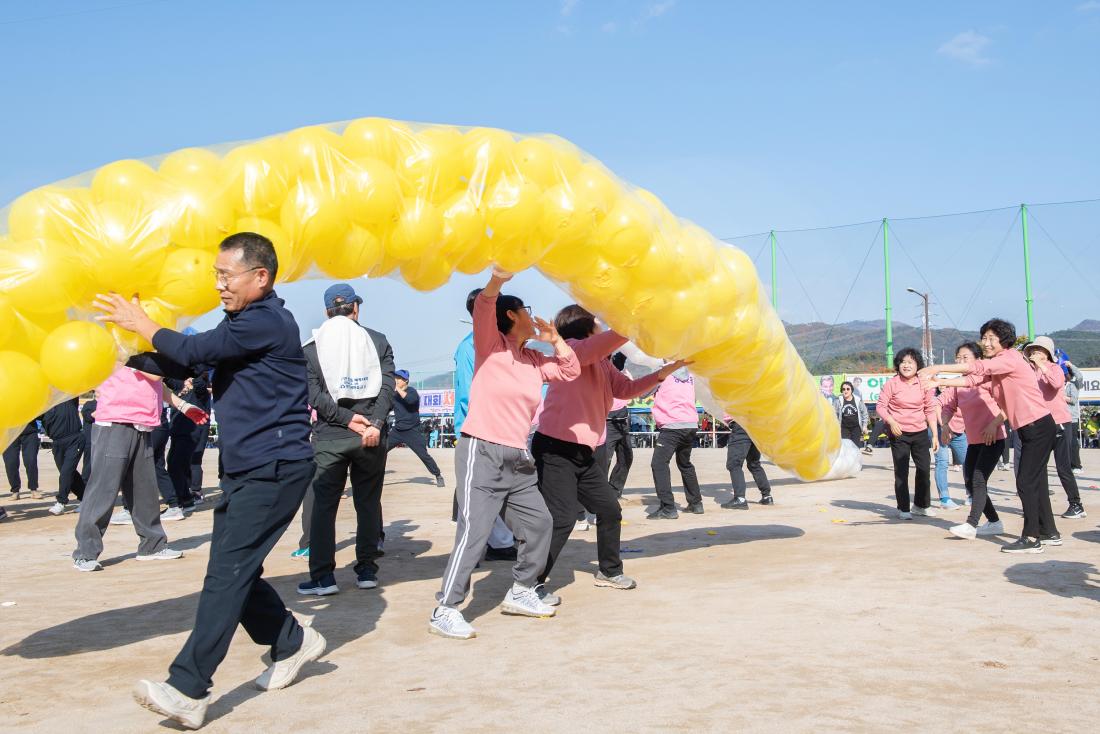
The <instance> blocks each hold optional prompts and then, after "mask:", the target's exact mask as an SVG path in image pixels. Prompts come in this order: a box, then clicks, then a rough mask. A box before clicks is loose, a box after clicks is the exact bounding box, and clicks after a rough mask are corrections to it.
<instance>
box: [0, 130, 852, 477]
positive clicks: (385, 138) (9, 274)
mask: <svg viewBox="0 0 1100 734" xmlns="http://www.w3.org/2000/svg"><path fill="white" fill-rule="evenodd" d="M4 220H6V222H7V231H6V234H4V233H3V230H2V229H0V284H2V295H0V432H2V435H0V444H3V445H7V444H8V443H9V442H10V440H11V438H12V437H13V436H14V435H15V434H16V433H17V432H18V431H19V430H20V428H21V427H22V426H23V425H24V424H25V423H26V422H27V421H28V420H31V419H33V418H34V417H35V416H36V415H38V414H39V413H41V412H42V411H43V410H44V409H45V408H46V407H47V406H48V405H50V404H54V403H56V402H57V401H59V400H60V399H61V398H62V397H64V396H68V395H73V394H78V393H80V392H83V391H85V390H88V389H91V388H93V387H95V386H96V385H97V384H98V383H99V382H100V381H102V380H103V379H105V378H106V377H107V375H108V374H109V373H110V371H111V369H112V366H113V364H114V361H115V359H116V356H117V353H118V352H119V351H121V352H122V353H123V354H127V353H132V352H135V351H138V350H140V349H143V348H146V349H148V348H150V347H149V345H148V344H143V343H141V342H140V340H138V339H137V338H136V337H134V336H133V335H130V334H125V333H122V332H117V331H108V330H106V329H104V328H102V327H100V326H99V325H97V324H93V323H91V322H90V321H89V319H90V317H91V313H90V304H91V301H92V298H93V296H94V294H96V293H102V292H106V291H117V292H119V293H124V294H131V293H136V294H139V295H140V297H141V299H142V302H143V305H144V306H145V308H146V310H147V312H148V313H149V314H150V315H151V316H152V317H153V318H154V319H155V320H157V321H158V322H160V323H163V324H165V325H166V326H176V325H178V324H179V323H180V322H181V320H184V319H187V318H189V317H195V316H197V315H199V314H202V313H204V312H206V311H209V310H211V309H213V308H214V307H215V306H217V305H218V299H217V295H216V293H215V291H214V290H213V288H212V279H211V272H210V271H211V268H212V265H213V259H214V253H215V251H216V249H217V245H218V243H219V242H220V241H221V240H222V239H223V238H224V237H225V236H226V235H228V234H230V233H232V232H236V231H253V232H259V233H261V234H264V235H266V236H267V237H268V238H270V239H271V241H272V242H273V243H274V244H275V247H276V250H277V251H278V256H279V277H278V280H279V281H291V280H297V279H299V278H302V277H304V276H306V275H308V274H313V273H317V274H321V275H323V276H325V277H331V278H340V279H345V278H355V277H359V276H367V277H379V276H384V275H389V274H395V275H399V276H400V277H401V278H402V279H404V281H405V282H406V283H408V284H409V285H410V286H412V287H413V288H415V289H417V290H424V291H426V290H431V289H434V288H437V287H439V286H441V285H443V284H444V283H445V282H447V280H448V279H449V278H450V276H451V274H452V273H453V272H454V271H456V270H457V271H459V272H462V273H477V272H479V271H482V270H484V269H485V268H486V267H488V266H489V265H490V264H491V263H496V264H498V265H499V266H501V267H502V268H505V269H507V270H511V271H519V270H524V269H526V268H531V267H535V268H538V269H539V270H540V271H541V272H542V273H543V274H545V275H546V276H547V277H549V278H550V279H552V280H554V281H555V282H557V283H558V284H559V285H561V286H563V287H565V288H567V289H568V290H569V291H570V292H571V293H572V294H573V296H574V297H575V298H576V299H577V301H578V302H579V303H581V304H582V305H584V306H585V307H586V308H588V309H589V310H591V311H593V312H594V313H597V314H599V315H600V316H601V317H602V318H603V319H604V320H605V321H607V323H608V324H610V325H611V327H613V328H614V329H616V330H617V331H619V332H620V333H622V334H624V335H627V336H629V337H630V339H631V340H632V341H634V342H635V343H636V344H638V345H639V346H640V347H641V348H642V349H644V350H645V351H646V352H647V353H649V354H652V355H655V356H660V357H664V358H668V359H673V358H681V357H683V358H690V359H693V360H694V361H695V364H694V367H693V368H692V369H693V371H694V372H695V373H696V374H697V376H699V377H701V378H702V383H703V387H704V389H707V388H709V390H710V392H711V393H712V394H713V396H714V398H715V399H716V400H717V402H718V403H719V404H720V405H721V407H722V408H723V409H725V410H726V411H727V412H728V413H729V414H730V415H732V416H734V417H735V418H736V419H737V420H738V421H739V422H740V423H741V424H742V425H743V426H745V428H746V429H747V430H748V431H749V432H750V433H751V434H752V436H753V438H754V439H755V440H756V442H757V444H758V445H759V447H760V449H761V450H762V451H763V452H764V453H765V454H767V455H768V456H770V457H771V458H772V459H773V460H774V461H775V462H776V463H778V464H779V465H781V466H783V467H785V468H789V469H792V470H794V471H795V472H796V473H797V474H798V475H799V476H801V477H803V478H805V479H817V478H822V477H824V476H826V475H828V474H829V472H830V470H831V468H833V471H834V473H835V468H834V464H836V463H837V457H838V454H839V453H840V437H839V431H838V427H837V421H836V417H835V416H834V414H833V411H832V409H831V407H830V405H829V403H828V402H827V401H826V400H825V399H824V398H823V397H822V396H821V395H820V394H819V393H818V390H817V388H816V386H815V385H814V383H813V381H812V378H811V377H810V375H809V373H808V372H807V371H806V369H805V367H804V365H803V364H802V361H801V360H800V359H799V357H798V354H797V353H796V352H795V350H794V348H793V347H792V345H791V343H790V342H789V341H788V340H787V337H786V333H785V331H784V329H783V325H782V323H781V322H780V320H779V318H778V316H777V315H776V313H775V312H774V311H773V310H772V308H771V306H770V305H769V304H768V302H767V300H766V298H765V296H764V294H763V293H762V291H761V287H760V281H759V278H758V277H757V274H756V271H755V268H754V267H753V264H752V261H751V260H750V259H749V258H748V257H747V256H746V255H745V253H743V252H742V251H741V250H738V249H737V248H734V247H731V246H729V245H725V244H723V243H720V242H718V241H717V240H715V239H714V237H712V236H711V235H710V234H709V233H707V232H706V231H705V230H703V229H702V228H701V227H699V226H697V225H695V224H693V223H691V222H688V221H686V220H682V219H678V218H677V217H675V216H674V215H673V214H672V213H671V212H669V210H668V209H667V208H666V207H665V206H664V205H663V204H662V203H661V201H660V200H659V199H658V198H657V197H656V196H654V195H653V194H652V193H650V192H649V191H645V190H642V189H636V188H630V187H628V186H626V185H624V184H623V183H622V182H621V181H619V180H618V179H616V178H615V177H614V176H613V175H612V174H611V173H610V172H608V171H607V169H605V168H604V167H603V166H602V165H601V164H600V163H599V162H598V161H596V160H595V159H593V158H591V157H590V156H587V155H585V154H584V153H583V152H582V151H580V150H579V149H578V148H576V147H575V146H573V145H572V144H570V143H569V142H567V141H565V140H563V139H561V138H558V137H554V136H548V135H536V136H518V135H514V134H512V133H509V132H505V131H503V130H497V129H490V128H473V129H460V128H457V127H452V126H441V125H411V124H406V123H402V122H397V121H393V120H386V119H381V118H364V119H360V120H355V121H352V122H350V123H341V124H333V125H325V126H313V127H305V128H301V129H298V130H294V131H291V132H289V133H286V134H284V135H276V136H273V137H269V138H264V139H262V140H256V141H250V142H245V143H239V144H231V145H225V146H217V147H216V148H186V149H183V150H178V151H176V152H174V153H171V154H169V155H167V156H163V157H161V158H159V159H153V160H149V161H139V160H122V161H116V162H114V163H109V164H107V165H105V166H103V167H101V168H99V169H98V170H96V171H94V172H93V173H90V174H85V175H84V176H82V177H77V178H76V179H72V180H69V181H66V182H62V183H60V184H55V185H50V186H45V187H42V188H39V189H35V190H33V191H30V192H29V193H27V194H24V195H23V196H21V197H19V198H18V199H16V200H15V201H14V202H12V204H11V205H10V207H9V208H8V210H7V216H6V217H5V218H3V220H0V222H2V221H4ZM2 226H3V224H2V223H0V227H2Z"/></svg>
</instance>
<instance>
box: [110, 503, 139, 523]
mask: <svg viewBox="0 0 1100 734" xmlns="http://www.w3.org/2000/svg"><path fill="white" fill-rule="evenodd" d="M110 524H111V525H133V524H134V520H133V518H131V517H130V512H129V510H127V509H126V508H125V507H124V508H122V509H121V510H119V511H118V512H116V513H115V514H113V515H111V523H110Z"/></svg>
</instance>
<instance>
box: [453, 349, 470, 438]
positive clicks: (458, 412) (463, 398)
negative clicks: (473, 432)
mask: <svg viewBox="0 0 1100 734" xmlns="http://www.w3.org/2000/svg"><path fill="white" fill-rule="evenodd" d="M473 381H474V332H472V331H471V332H470V333H469V334H467V335H466V338H465V339H463V340H462V341H461V342H459V343H458V349H456V350H455V437H457V436H458V435H459V434H460V433H461V432H462V424H463V423H464V422H465V421H466V414H467V413H468V412H470V383H472V382H473Z"/></svg>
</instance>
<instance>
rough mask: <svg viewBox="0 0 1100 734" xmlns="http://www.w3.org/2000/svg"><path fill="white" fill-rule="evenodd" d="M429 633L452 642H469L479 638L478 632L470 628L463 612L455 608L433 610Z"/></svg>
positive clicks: (439, 607)
mask: <svg viewBox="0 0 1100 734" xmlns="http://www.w3.org/2000/svg"><path fill="white" fill-rule="evenodd" d="M428 632H430V633H432V634H433V635H439V636H440V637H449V638H451V639H452V640H468V639H470V638H471V637H477V630H475V629H474V628H473V627H471V626H470V623H469V622H467V621H466V618H465V617H463V616H462V612H460V611H458V610H457V609H455V608H454V607H445V606H438V607H436V608H435V609H434V610H432V618H431V619H430V620H429V621H428Z"/></svg>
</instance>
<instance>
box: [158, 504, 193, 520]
mask: <svg viewBox="0 0 1100 734" xmlns="http://www.w3.org/2000/svg"><path fill="white" fill-rule="evenodd" d="M186 519H187V515H185V514H183V510H181V509H180V508H178V507H169V508H168V509H167V510H165V511H164V512H162V513H160V521H161V522H178V521H180V520H186Z"/></svg>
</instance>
